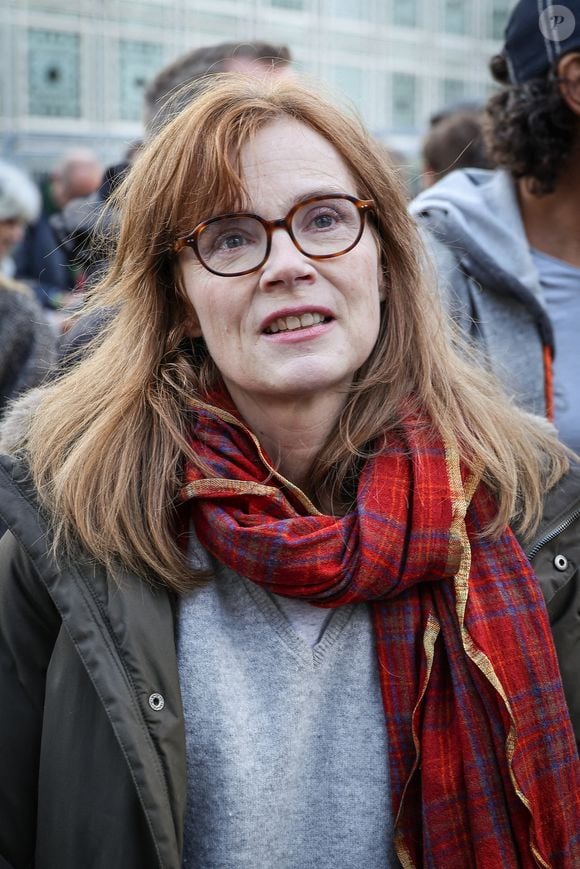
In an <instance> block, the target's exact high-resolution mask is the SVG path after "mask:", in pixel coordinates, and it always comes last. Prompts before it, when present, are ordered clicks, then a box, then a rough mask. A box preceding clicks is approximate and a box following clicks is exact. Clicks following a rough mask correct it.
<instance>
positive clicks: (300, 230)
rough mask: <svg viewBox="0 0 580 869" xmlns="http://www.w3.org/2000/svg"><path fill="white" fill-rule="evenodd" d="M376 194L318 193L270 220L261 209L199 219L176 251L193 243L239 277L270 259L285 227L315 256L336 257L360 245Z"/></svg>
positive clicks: (217, 267)
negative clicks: (372, 196)
mask: <svg viewBox="0 0 580 869" xmlns="http://www.w3.org/2000/svg"><path fill="white" fill-rule="evenodd" d="M374 207H375V204H374V202H373V200H372V199H357V198H356V197H355V196H348V194H346V193H336V194H335V195H333V196H313V197H311V198H310V199H307V200H305V201H304V202H298V203H297V204H296V205H294V206H293V207H292V208H291V209H290V211H289V212H288V214H287V215H286V217H281V218H280V219H279V220H264V218H263V217H260V216H259V215H258V214H250V213H247V212H237V213H234V214H220V215H218V216H217V217H212V218H211V219H210V220H204V221H203V222H202V223H198V225H197V226H196V227H195V229H194V230H192V231H191V232H189V233H188V234H187V235H185V236H183V237H181V238H179V239H177V241H175V242H174V244H173V251H174V252H175V253H178V252H179V251H180V250H183V248H184V247H185V246H188V247H191V248H192V249H193V250H194V251H195V254H196V256H197V258H198V259H199V261H200V263H201V264H202V265H203V266H205V268H206V269H207V270H208V271H210V272H212V274H214V275H220V276H222V277H229V278H234V277H237V276H239V275H247V274H250V272H255V271H256V270H257V269H259V268H260V267H261V266H263V265H264V263H265V262H266V260H267V259H268V257H269V255H270V249H271V247H272V233H273V232H274V230H275V229H285V230H286V232H287V233H288V235H289V236H290V238H291V239H292V241H293V242H294V244H295V245H296V247H297V248H298V250H299V251H300V252H301V253H303V254H304V255H305V256H307V257H310V259H315V260H322V259H331V258H332V257H335V256H342V254H344V253H348V251H349V250H352V249H353V247H355V246H356V245H357V244H358V243H359V241H360V239H361V236H362V234H363V230H364V227H365V216H366V215H367V214H368V213H369V212H372V211H374Z"/></svg>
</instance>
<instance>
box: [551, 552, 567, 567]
mask: <svg viewBox="0 0 580 869" xmlns="http://www.w3.org/2000/svg"><path fill="white" fill-rule="evenodd" d="M554 567H555V568H556V570H566V568H567V567H568V559H567V558H566V556H565V555H556V557H555V558H554Z"/></svg>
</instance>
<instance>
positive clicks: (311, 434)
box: [229, 385, 345, 494]
mask: <svg viewBox="0 0 580 869" xmlns="http://www.w3.org/2000/svg"><path fill="white" fill-rule="evenodd" d="M229 390H230V395H231V397H232V399H233V401H234V403H235V405H236V407H237V408H238V410H239V411H240V413H241V414H242V416H243V417H244V419H245V421H246V423H247V424H248V426H249V428H250V429H251V430H252V431H253V433H254V434H255V435H256V437H257V438H258V440H259V441H260V443H261V445H262V446H263V448H264V449H265V451H266V452H267V454H268V456H269V457H270V459H271V460H272V462H273V464H274V466H275V468H276V470H277V471H278V472H279V473H280V474H282V476H283V477H285V478H286V479H287V480H289V481H290V482H291V483H293V484H294V485H295V486H298V487H299V488H301V489H302V490H303V491H305V492H306V493H307V494H308V489H309V485H308V483H309V472H310V469H311V467H312V464H313V462H314V460H315V458H316V456H317V455H318V453H319V452H320V450H321V449H322V446H323V445H324V443H325V442H326V440H327V438H328V436H329V434H330V432H331V431H332V429H333V427H334V424H335V422H336V420H337V419H338V416H339V414H340V412H341V410H342V407H343V405H344V402H345V395H344V394H341V393H338V392H333V393H325V394H324V395H323V396H320V395H316V396H307V397H304V396H300V397H299V398H298V397H297V398H291V397H283V398H280V399H279V400H274V401H273V400H272V398H271V396H267V397H266V396H264V398H263V399H262V398H260V397H255V396H252V397H249V396H248V395H246V394H241V395H239V394H237V390H236V389H235V388H234V387H232V386H231V385H230V386H229Z"/></svg>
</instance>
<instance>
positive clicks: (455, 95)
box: [441, 78, 466, 106]
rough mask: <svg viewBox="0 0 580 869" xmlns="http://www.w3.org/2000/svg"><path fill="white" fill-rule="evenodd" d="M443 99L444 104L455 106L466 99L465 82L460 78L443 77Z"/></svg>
mask: <svg viewBox="0 0 580 869" xmlns="http://www.w3.org/2000/svg"><path fill="white" fill-rule="evenodd" d="M442 91H443V92H442V94H441V101H442V103H443V105H444V106H453V105H455V103H460V102H461V101H462V100H464V99H465V91H466V88H465V82H464V81H461V79H458V78H445V79H443V88H442Z"/></svg>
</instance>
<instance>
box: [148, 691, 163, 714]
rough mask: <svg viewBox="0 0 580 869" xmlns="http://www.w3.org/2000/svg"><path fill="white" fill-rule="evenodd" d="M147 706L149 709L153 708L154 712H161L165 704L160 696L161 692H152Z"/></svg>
mask: <svg viewBox="0 0 580 869" xmlns="http://www.w3.org/2000/svg"><path fill="white" fill-rule="evenodd" d="M149 706H150V707H151V709H154V710H155V712H161V710H162V709H163V707H164V706H165V700H164V699H163V697H162V696H161V694H152V695H151V696H150V698H149Z"/></svg>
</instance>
